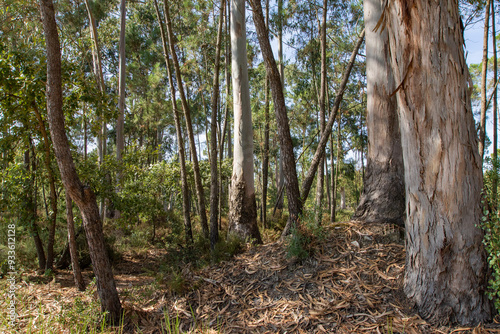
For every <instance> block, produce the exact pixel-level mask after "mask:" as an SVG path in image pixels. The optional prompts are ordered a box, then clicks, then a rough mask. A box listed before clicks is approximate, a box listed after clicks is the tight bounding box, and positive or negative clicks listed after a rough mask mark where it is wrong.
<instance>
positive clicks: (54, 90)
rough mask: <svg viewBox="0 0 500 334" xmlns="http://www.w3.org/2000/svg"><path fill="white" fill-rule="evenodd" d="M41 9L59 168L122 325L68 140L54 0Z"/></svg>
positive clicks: (92, 201)
mask: <svg viewBox="0 0 500 334" xmlns="http://www.w3.org/2000/svg"><path fill="white" fill-rule="evenodd" d="M40 8H41V13H42V22H43V29H44V33H45V42H46V44H47V91H46V95H47V111H48V115H49V125H50V134H51V137H52V143H53V145H54V151H55V154H56V159H57V164H58V166H59V171H60V172H61V179H62V181H63V184H64V187H65V188H66V191H68V192H69V194H70V196H71V198H72V199H73V201H74V202H75V203H76V204H77V205H78V207H79V208H80V212H81V213H82V218H83V224H84V227H85V233H86V235H87V241H88V246H89V253H90V257H91V260H92V266H93V268H94V273H95V275H96V278H97V292H98V294H99V297H100V300H101V308H102V310H103V311H108V312H109V315H110V318H111V321H114V322H115V323H118V321H119V320H120V315H121V313H122V308H121V304H120V299H119V298H118V292H117V290H116V285H115V280H114V278H113V272H112V270H111V264H110V262H109V258H108V254H107V251H106V247H105V244H104V235H103V232H102V223H101V219H100V217H99V209H98V207H97V202H96V197H95V194H94V193H93V191H92V190H91V189H90V188H89V187H86V186H84V185H83V184H82V183H81V182H80V179H79V177H78V174H77V172H76V168H75V165H74V162H73V158H72V157H71V151H70V147H69V141H68V138H67V136H66V130H65V124H64V114H63V110H62V106H63V99H62V79H61V47H60V44H59V35H58V32H57V25H56V21H55V12H54V5H53V3H52V0H40Z"/></svg>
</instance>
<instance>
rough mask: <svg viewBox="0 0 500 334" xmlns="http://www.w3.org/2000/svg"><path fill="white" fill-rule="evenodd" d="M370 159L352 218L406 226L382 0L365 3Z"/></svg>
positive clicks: (401, 154)
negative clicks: (382, 24) (378, 24)
mask: <svg viewBox="0 0 500 334" xmlns="http://www.w3.org/2000/svg"><path fill="white" fill-rule="evenodd" d="M364 15H365V27H366V80H367V115H366V123H367V129H368V157H367V167H366V175H365V178H364V182H363V193H362V195H361V200H360V204H359V205H358V207H357V209H356V212H355V213H354V215H353V217H352V219H354V220H360V221H365V222H368V223H372V222H386V223H393V224H397V225H399V226H403V225H404V213H405V212H404V210H405V193H404V173H403V172H404V170H403V151H402V150H403V149H402V147H401V135H400V132H399V120H398V115H397V101H396V97H395V96H391V94H392V92H394V90H395V89H396V85H395V82H394V76H393V74H392V69H391V63H390V50H389V37H388V34H387V29H384V28H383V27H378V29H377V28H376V27H377V23H378V21H379V20H380V17H381V16H382V1H381V0H365V1H364Z"/></svg>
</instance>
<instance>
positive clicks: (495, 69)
mask: <svg viewBox="0 0 500 334" xmlns="http://www.w3.org/2000/svg"><path fill="white" fill-rule="evenodd" d="M491 32H492V34H491V36H492V40H493V78H494V79H493V80H494V83H493V84H494V88H493V110H492V112H493V182H492V188H493V189H492V190H493V191H492V193H491V203H492V204H491V205H492V208H493V209H494V210H497V209H498V152H497V150H498V130H497V126H498V115H497V110H498V99H497V97H498V96H497V95H498V88H497V81H498V64H497V36H496V27H495V0H492V1H491Z"/></svg>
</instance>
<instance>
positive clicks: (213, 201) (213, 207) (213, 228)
mask: <svg viewBox="0 0 500 334" xmlns="http://www.w3.org/2000/svg"><path fill="white" fill-rule="evenodd" d="M225 7H226V0H221V3H220V12H219V28H218V31H217V45H216V49H215V68H214V80H213V93H212V117H211V118H212V120H211V123H210V131H211V133H210V145H211V150H210V156H211V159H210V247H211V248H212V250H213V249H214V248H215V244H216V243H217V241H218V240H219V228H218V223H219V222H218V211H217V210H218V206H219V176H218V174H217V111H218V110H219V69H220V52H221V46H222V26H223V25H224V8H225ZM221 156H222V155H221Z"/></svg>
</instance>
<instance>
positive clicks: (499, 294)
mask: <svg viewBox="0 0 500 334" xmlns="http://www.w3.org/2000/svg"><path fill="white" fill-rule="evenodd" d="M495 163H496V164H497V165H498V163H499V162H498V161H494V160H493V158H491V157H487V158H486V159H485V165H486V170H485V171H484V192H483V195H484V200H483V205H484V206H485V209H484V216H483V217H482V222H481V227H482V228H483V230H484V240H483V243H484V246H485V249H486V252H487V254H488V265H489V267H490V269H491V278H490V281H489V290H488V297H489V298H490V299H492V300H494V304H495V307H496V309H497V311H499V312H500V211H499V210H498V199H497V203H494V201H493V196H492V195H493V184H494V183H493V180H494V179H495V178H496V179H497V180H498V177H499V175H498V174H495V173H494V168H493V164H495ZM497 182H498V181H497ZM497 193H498V189H497Z"/></svg>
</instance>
